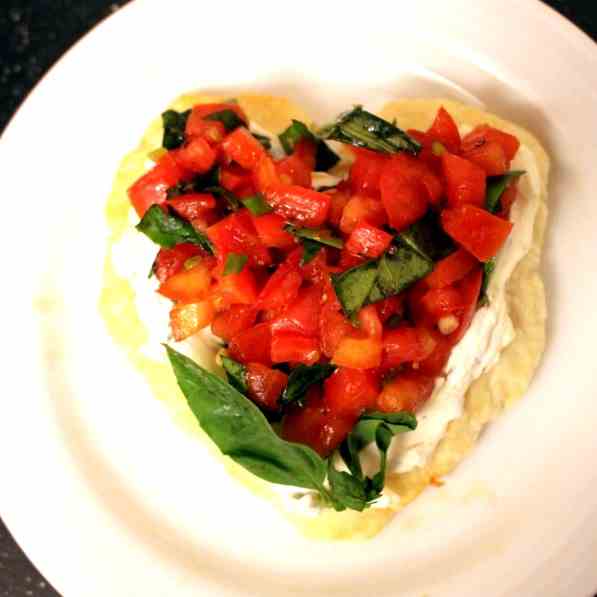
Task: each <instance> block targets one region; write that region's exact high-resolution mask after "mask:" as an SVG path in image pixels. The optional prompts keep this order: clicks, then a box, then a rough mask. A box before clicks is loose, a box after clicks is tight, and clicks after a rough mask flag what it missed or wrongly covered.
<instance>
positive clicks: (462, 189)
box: [442, 153, 485, 207]
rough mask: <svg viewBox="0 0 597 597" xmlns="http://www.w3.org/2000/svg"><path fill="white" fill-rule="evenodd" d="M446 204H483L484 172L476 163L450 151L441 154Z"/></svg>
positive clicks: (454, 205)
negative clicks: (446, 197)
mask: <svg viewBox="0 0 597 597" xmlns="http://www.w3.org/2000/svg"><path fill="white" fill-rule="evenodd" d="M442 170H443V173H444V177H445V179H446V193H447V196H448V205H449V206H450V207H456V206H459V205H464V204H468V203H471V204H473V205H477V206H478V207H482V206H483V205H484V204H485V172H484V171H483V170H482V169H481V168H479V166H477V165H476V164H473V163H472V162H469V161H468V160H465V159H464V158H461V157H459V156H457V155H453V154H451V153H444V154H443V155H442Z"/></svg>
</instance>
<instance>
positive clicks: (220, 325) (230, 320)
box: [211, 305, 257, 342]
mask: <svg viewBox="0 0 597 597" xmlns="http://www.w3.org/2000/svg"><path fill="white" fill-rule="evenodd" d="M256 318H257V310H256V309H255V308H254V307H253V305H230V307H228V308H227V309H225V310H224V311H222V312H221V313H218V314H217V315H216V316H215V317H214V320H213V321H212V323H211V331H212V333H213V335H214V336H218V338H222V340H224V341H226V342H230V340H232V338H233V337H234V336H236V335H237V334H239V333H240V332H243V331H244V330H248V329H249V328H250V327H251V326H253V325H254V323H255V319H256Z"/></svg>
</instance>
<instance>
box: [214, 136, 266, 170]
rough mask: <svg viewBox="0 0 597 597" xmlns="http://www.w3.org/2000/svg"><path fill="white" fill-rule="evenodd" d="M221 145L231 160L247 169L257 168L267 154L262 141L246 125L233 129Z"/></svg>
mask: <svg viewBox="0 0 597 597" xmlns="http://www.w3.org/2000/svg"><path fill="white" fill-rule="evenodd" d="M220 147H221V148H222V151H223V152H224V154H225V155H226V157H227V158H228V159H229V160H232V161H233V162H236V163H237V164H240V165H241V166H242V167H243V168H245V169H246V170H255V169H256V168H257V166H258V165H259V162H260V161H261V158H263V157H265V156H266V155H267V154H266V151H265V149H264V148H263V146H262V145H261V143H259V141H257V139H255V137H253V135H251V133H250V132H249V131H248V130H247V129H246V128H244V127H238V128H237V129H235V130H234V131H232V132H231V133H230V134H229V135H228V136H227V137H226V138H225V139H224V141H222V144H221V146H220Z"/></svg>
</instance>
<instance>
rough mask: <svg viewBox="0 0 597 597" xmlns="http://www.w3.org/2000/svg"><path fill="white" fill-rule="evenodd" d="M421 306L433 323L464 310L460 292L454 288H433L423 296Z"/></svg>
mask: <svg viewBox="0 0 597 597" xmlns="http://www.w3.org/2000/svg"><path fill="white" fill-rule="evenodd" d="M421 306H422V308H423V310H424V312H425V313H426V315H427V316H428V317H429V320H430V321H431V322H433V323H435V322H437V321H438V320H439V319H440V318H441V317H444V316H445V315H449V314H451V313H457V312H459V311H461V310H462V309H463V308H464V303H463V299H462V296H461V294H460V292H459V291H458V290H457V289H456V288H455V287H454V286H444V287H443V288H432V289H431V290H429V291H428V292H426V293H425V294H424V295H423V298H422V299H421Z"/></svg>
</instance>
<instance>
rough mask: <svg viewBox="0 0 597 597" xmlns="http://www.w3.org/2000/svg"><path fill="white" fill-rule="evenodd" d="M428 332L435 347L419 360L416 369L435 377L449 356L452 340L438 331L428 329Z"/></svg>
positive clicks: (442, 368)
mask: <svg viewBox="0 0 597 597" xmlns="http://www.w3.org/2000/svg"><path fill="white" fill-rule="evenodd" d="M429 333H430V334H431V336H432V337H433V340H434V341H435V348H434V349H433V352H432V353H431V354H430V355H429V356H428V357H427V358H425V359H423V360H421V361H419V363H418V369H417V371H418V372H419V373H421V374H423V375H429V376H431V377H433V378H435V377H437V376H438V375H440V374H441V373H442V371H443V370H444V368H445V366H446V363H447V362H448V359H449V358H450V353H451V352H452V348H453V346H454V342H453V341H452V340H450V338H449V337H448V336H444V335H443V334H441V333H440V332H438V331H435V332H434V331H432V330H429Z"/></svg>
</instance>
